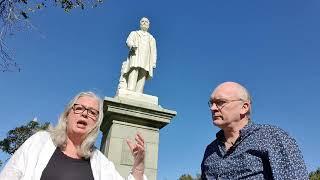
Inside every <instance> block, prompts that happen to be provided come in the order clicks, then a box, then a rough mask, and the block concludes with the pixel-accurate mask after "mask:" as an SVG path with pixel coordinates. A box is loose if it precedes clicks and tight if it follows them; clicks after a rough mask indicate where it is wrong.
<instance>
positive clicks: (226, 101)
mask: <svg viewBox="0 0 320 180" xmlns="http://www.w3.org/2000/svg"><path fill="white" fill-rule="evenodd" d="M215 101H220V102H223V104H221V105H219V103H217V102H215ZM235 101H242V102H245V100H243V99H241V98H239V99H233V100H227V99H216V100H212V99H210V100H209V101H208V106H209V108H210V109H211V108H212V106H213V104H215V105H216V106H217V108H218V109H220V110H221V109H222V108H224V107H225V106H226V105H227V104H229V103H231V102H235Z"/></svg>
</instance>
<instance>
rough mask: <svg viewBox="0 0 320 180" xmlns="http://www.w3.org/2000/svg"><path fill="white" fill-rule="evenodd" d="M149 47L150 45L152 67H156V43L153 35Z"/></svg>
mask: <svg viewBox="0 0 320 180" xmlns="http://www.w3.org/2000/svg"><path fill="white" fill-rule="evenodd" d="M151 43H152V44H151V47H152V51H153V53H152V55H153V58H152V59H153V66H152V67H153V68H156V66H157V65H156V63H157V45H156V40H155V39H154V37H152V41H151Z"/></svg>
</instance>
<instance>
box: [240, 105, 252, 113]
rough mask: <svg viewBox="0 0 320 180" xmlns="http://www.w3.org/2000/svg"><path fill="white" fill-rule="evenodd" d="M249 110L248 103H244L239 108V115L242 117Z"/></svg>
mask: <svg viewBox="0 0 320 180" xmlns="http://www.w3.org/2000/svg"><path fill="white" fill-rule="evenodd" d="M249 110H250V104H249V102H244V103H243V105H242V107H241V110H240V113H241V114H243V115H244V114H247V113H248V112H249Z"/></svg>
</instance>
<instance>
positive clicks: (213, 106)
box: [210, 103, 219, 111]
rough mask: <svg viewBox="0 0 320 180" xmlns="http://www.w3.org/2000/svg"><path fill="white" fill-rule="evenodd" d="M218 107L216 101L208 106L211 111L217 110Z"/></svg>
mask: <svg viewBox="0 0 320 180" xmlns="http://www.w3.org/2000/svg"><path fill="white" fill-rule="evenodd" d="M218 109H219V108H218V106H217V105H216V103H212V105H211V107H210V110H211V111H217V110H218Z"/></svg>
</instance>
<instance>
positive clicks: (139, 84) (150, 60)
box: [125, 17, 157, 93]
mask: <svg viewBox="0 0 320 180" xmlns="http://www.w3.org/2000/svg"><path fill="white" fill-rule="evenodd" d="M149 26H150V21H149V20H148V19H147V18H146V17H143V18H141V20H140V30H138V31H132V32H131V33H130V34H129V37H128V38H127V42H126V43H127V46H128V47H129V49H130V51H129V56H128V59H127V63H128V64H127V67H128V68H127V72H125V75H126V77H127V78H128V82H127V83H128V87H127V88H128V90H131V91H135V92H139V93H143V87H144V84H145V81H146V79H150V78H152V76H153V68H155V67H156V61H157V48H156V40H155V39H154V37H153V36H152V35H151V34H150V33H149V32H148V29H149Z"/></svg>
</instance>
